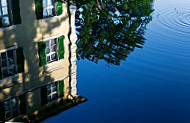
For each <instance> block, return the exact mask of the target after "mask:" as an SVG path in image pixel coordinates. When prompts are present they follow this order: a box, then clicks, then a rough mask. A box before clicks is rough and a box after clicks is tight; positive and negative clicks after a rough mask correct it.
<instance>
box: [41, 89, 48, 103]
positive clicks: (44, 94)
mask: <svg viewBox="0 0 190 123" xmlns="http://www.w3.org/2000/svg"><path fill="white" fill-rule="evenodd" d="M47 102H48V100H47V88H46V86H44V87H41V105H42V106H44V105H45V104H47Z"/></svg>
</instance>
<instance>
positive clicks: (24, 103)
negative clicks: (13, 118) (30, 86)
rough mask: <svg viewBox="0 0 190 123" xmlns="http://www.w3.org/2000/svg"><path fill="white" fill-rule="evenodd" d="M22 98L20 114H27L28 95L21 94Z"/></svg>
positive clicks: (20, 97)
mask: <svg viewBox="0 0 190 123" xmlns="http://www.w3.org/2000/svg"><path fill="white" fill-rule="evenodd" d="M19 100H20V107H19V108H20V114H26V97H25V94H23V95H21V96H19Z"/></svg>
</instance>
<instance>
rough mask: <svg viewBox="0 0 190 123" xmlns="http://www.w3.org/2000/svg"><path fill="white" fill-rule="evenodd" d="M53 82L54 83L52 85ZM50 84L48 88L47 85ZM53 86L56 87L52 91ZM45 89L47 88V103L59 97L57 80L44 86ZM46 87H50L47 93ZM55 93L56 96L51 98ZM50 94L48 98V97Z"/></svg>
mask: <svg viewBox="0 0 190 123" xmlns="http://www.w3.org/2000/svg"><path fill="white" fill-rule="evenodd" d="M53 84H55V85H54V86H53ZM48 86H50V88H49V87H48ZM54 88H57V89H56V90H55V91H53V89H54ZM46 89H47V102H48V103H47V104H51V103H52V102H54V101H56V99H58V98H59V81H55V82H53V83H51V84H48V85H47V86H46ZM48 89H50V91H51V92H50V93H48ZM54 94H56V96H57V97H55V98H53V95H54ZM49 96H50V99H49V98H48V97H49Z"/></svg>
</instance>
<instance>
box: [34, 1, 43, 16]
mask: <svg viewBox="0 0 190 123" xmlns="http://www.w3.org/2000/svg"><path fill="white" fill-rule="evenodd" d="M35 4H36V10H35V11H36V18H37V19H38V20H39V19H42V18H43V5H42V0H35Z"/></svg>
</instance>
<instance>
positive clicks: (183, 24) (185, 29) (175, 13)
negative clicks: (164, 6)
mask: <svg viewBox="0 0 190 123" xmlns="http://www.w3.org/2000/svg"><path fill="white" fill-rule="evenodd" d="M189 8H190V7H188V8H186V7H185V8H183V7H182V9H178V8H171V9H168V10H165V11H163V12H159V14H158V15H157V18H158V22H159V23H160V25H159V26H161V27H162V28H163V29H165V30H168V31H170V32H171V33H177V34H178V35H181V36H190V33H189V32H190V9H189Z"/></svg>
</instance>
